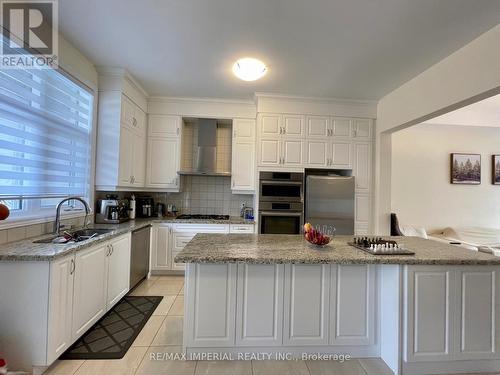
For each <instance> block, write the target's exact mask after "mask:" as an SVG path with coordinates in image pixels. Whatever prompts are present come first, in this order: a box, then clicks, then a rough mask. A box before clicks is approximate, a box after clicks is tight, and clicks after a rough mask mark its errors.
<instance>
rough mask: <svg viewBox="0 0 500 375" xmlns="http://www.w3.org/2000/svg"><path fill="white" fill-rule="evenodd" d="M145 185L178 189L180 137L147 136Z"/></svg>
mask: <svg viewBox="0 0 500 375" xmlns="http://www.w3.org/2000/svg"><path fill="white" fill-rule="evenodd" d="M147 154H148V157H147V168H146V176H147V177H146V178H147V180H146V186H147V187H150V188H162V189H166V190H167V191H179V187H180V178H179V175H178V174H177V172H178V170H179V169H180V138H153V137H149V138H148V151H147Z"/></svg>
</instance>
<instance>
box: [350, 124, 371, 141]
mask: <svg viewBox="0 0 500 375" xmlns="http://www.w3.org/2000/svg"><path fill="white" fill-rule="evenodd" d="M372 128H373V122H372V120H370V119H353V138H355V139H357V140H370V139H372V136H373V134H372V131H373V130H372Z"/></svg>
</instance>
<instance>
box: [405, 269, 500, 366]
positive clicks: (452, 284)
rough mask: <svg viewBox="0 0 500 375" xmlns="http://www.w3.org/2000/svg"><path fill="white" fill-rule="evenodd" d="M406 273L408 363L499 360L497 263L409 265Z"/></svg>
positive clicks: (499, 272)
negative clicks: (491, 264) (496, 316)
mask: <svg viewBox="0 0 500 375" xmlns="http://www.w3.org/2000/svg"><path fill="white" fill-rule="evenodd" d="M405 273H406V286H405V300H406V303H407V310H406V319H405V321H406V327H405V340H404V341H405V344H406V352H405V357H406V358H405V359H406V361H408V362H420V361H426V362H427V361H455V360H479V359H498V358H500V350H499V349H500V345H499V344H500V343H499V342H497V340H496V336H497V334H496V332H497V330H498V328H497V322H496V319H495V311H497V310H496V306H497V305H498V304H499V301H500V300H499V297H500V295H499V293H500V277H499V276H500V267H488V266H455V267H450V266H408V267H407V268H406V271H405Z"/></svg>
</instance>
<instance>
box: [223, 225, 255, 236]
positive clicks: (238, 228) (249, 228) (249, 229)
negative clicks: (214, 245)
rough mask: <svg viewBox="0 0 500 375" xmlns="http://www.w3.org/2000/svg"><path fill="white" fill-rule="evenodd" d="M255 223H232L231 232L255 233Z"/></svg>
mask: <svg viewBox="0 0 500 375" xmlns="http://www.w3.org/2000/svg"><path fill="white" fill-rule="evenodd" d="M254 232H255V225H254V224H231V225H230V226H229V233H234V234H236V233H240V234H243V233H247V234H248V233H254Z"/></svg>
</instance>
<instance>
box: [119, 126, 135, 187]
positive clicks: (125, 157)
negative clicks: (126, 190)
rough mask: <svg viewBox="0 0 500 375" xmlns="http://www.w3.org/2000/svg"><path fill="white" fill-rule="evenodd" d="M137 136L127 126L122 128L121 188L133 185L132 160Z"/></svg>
mask: <svg viewBox="0 0 500 375" xmlns="http://www.w3.org/2000/svg"><path fill="white" fill-rule="evenodd" d="M134 138H135V135H134V133H133V132H132V130H131V129H130V128H128V127H126V126H123V124H122V126H121V128H120V165H119V168H118V169H119V173H118V178H119V181H118V182H119V184H120V186H131V185H132V160H133V149H134V142H135V141H134Z"/></svg>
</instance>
